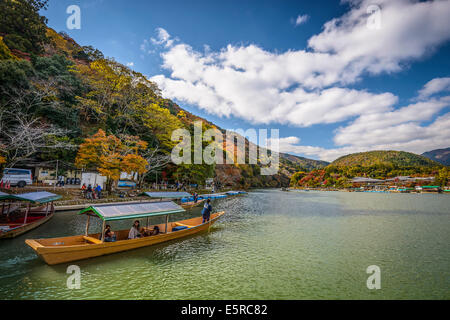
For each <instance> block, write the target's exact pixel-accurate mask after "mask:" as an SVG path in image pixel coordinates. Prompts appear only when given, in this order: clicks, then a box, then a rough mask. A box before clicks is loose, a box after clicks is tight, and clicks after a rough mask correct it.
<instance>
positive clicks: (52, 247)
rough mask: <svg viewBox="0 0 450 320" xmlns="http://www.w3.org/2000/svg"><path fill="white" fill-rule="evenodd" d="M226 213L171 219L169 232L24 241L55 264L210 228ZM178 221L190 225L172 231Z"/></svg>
mask: <svg viewBox="0 0 450 320" xmlns="http://www.w3.org/2000/svg"><path fill="white" fill-rule="evenodd" d="M223 214H224V212H219V213H214V214H212V215H211V220H210V221H209V222H206V223H203V224H202V223H201V222H202V217H197V218H192V219H187V220H182V221H177V222H170V223H169V224H168V232H167V233H165V232H164V233H160V234H159V235H155V236H148V237H143V238H138V239H131V240H118V241H115V242H101V241H99V240H98V238H99V234H92V235H89V236H87V237H86V236H82V235H80V236H71V237H62V238H51V239H36V240H31V239H27V240H25V243H26V244H27V245H29V246H30V247H31V248H33V250H35V251H36V253H37V254H38V255H39V256H40V257H41V258H42V259H43V260H44V261H45V262H46V263H47V264H49V265H55V264H60V263H66V262H71V261H77V260H83V259H88V258H93V257H99V256H103V255H107V254H112V253H116V252H122V251H128V250H133V249H137V248H142V247H147V246H151V245H155V244H158V243H162V242H166V241H170V240H174V239H179V238H183V237H187V236H190V235H193V234H196V233H200V232H202V231H207V230H208V229H209V227H210V226H211V225H212V224H213V223H215V222H216V221H217V220H218V219H219V218H220V217H221V216H222V215H223ZM177 225H187V226H190V228H188V229H184V230H180V231H172V228H173V227H176V226H177ZM158 227H159V229H160V230H161V231H164V230H165V224H160V225H158ZM116 233H117V235H118V236H119V239H122V238H123V237H126V234H128V230H121V231H118V232H116Z"/></svg>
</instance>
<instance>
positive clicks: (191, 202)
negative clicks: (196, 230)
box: [181, 199, 205, 210]
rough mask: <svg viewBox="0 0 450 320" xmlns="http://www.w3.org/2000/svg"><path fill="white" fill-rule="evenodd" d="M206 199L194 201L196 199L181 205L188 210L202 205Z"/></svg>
mask: <svg viewBox="0 0 450 320" xmlns="http://www.w3.org/2000/svg"><path fill="white" fill-rule="evenodd" d="M204 201H205V199H198V200H197V202H194V201H189V202H183V203H182V204H181V207H182V208H184V209H186V210H187V209H192V208H194V207H196V206H199V205H201V204H202V203H203V202H204Z"/></svg>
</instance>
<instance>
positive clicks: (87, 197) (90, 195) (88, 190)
mask: <svg viewBox="0 0 450 320" xmlns="http://www.w3.org/2000/svg"><path fill="white" fill-rule="evenodd" d="M86 199H89V200H92V199H93V198H92V185H91V184H89V185H88V187H87V189H86Z"/></svg>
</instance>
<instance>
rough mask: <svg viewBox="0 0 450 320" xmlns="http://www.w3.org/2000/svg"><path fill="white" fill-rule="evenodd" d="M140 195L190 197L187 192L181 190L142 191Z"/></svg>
mask: <svg viewBox="0 0 450 320" xmlns="http://www.w3.org/2000/svg"><path fill="white" fill-rule="evenodd" d="M140 196H147V197H150V198H170V199H181V198H189V197H192V194H190V193H189V192H183V191H167V192H165V191H160V192H143V193H141V194H140Z"/></svg>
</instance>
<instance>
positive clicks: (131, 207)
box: [79, 201, 186, 221]
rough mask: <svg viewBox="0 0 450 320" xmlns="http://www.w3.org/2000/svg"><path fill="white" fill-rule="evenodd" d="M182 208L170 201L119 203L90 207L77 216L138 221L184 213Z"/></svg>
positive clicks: (105, 219)
mask: <svg viewBox="0 0 450 320" xmlns="http://www.w3.org/2000/svg"><path fill="white" fill-rule="evenodd" d="M184 211H186V210H184V209H183V208H182V207H180V206H179V205H177V204H176V203H175V202H172V201H164V202H141V203H132V204H127V203H121V204H105V205H97V206H95V205H94V206H90V207H88V208H86V209H83V210H81V211H80V212H79V214H91V215H96V216H98V217H99V218H100V219H102V220H104V221H111V220H123V219H139V218H144V217H150V216H161V215H167V214H173V213H178V212H184Z"/></svg>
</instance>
